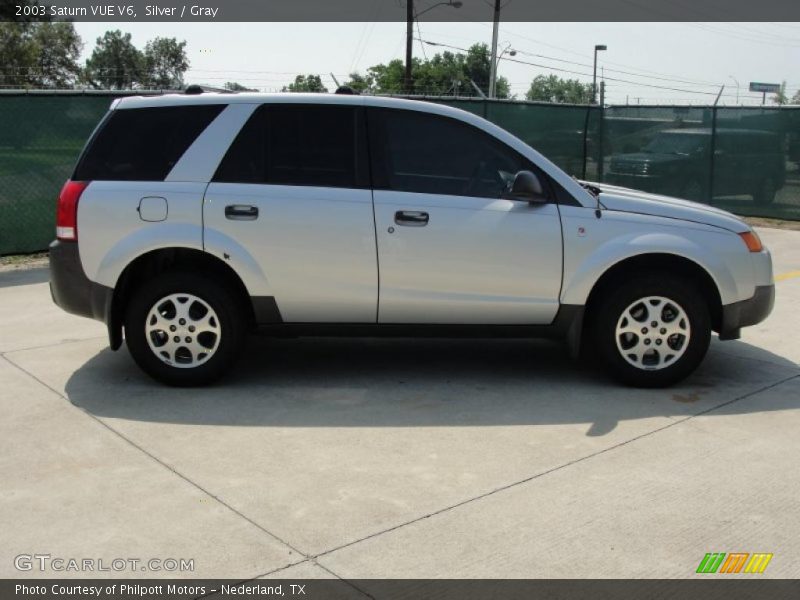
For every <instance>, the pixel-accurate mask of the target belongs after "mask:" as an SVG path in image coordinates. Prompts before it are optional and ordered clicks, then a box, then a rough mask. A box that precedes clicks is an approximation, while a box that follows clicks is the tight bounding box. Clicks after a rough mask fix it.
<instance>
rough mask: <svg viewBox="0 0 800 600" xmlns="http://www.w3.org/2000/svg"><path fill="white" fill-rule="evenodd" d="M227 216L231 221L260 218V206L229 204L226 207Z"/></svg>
mask: <svg viewBox="0 0 800 600" xmlns="http://www.w3.org/2000/svg"><path fill="white" fill-rule="evenodd" d="M225 218H226V219H230V220H231V221H254V220H255V219H257V218H258V207H257V206H250V205H247V204H229V205H228V206H226V207H225Z"/></svg>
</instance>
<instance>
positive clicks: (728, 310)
mask: <svg viewBox="0 0 800 600" xmlns="http://www.w3.org/2000/svg"><path fill="white" fill-rule="evenodd" d="M774 305H775V286H774V285H760V286H758V287H756V291H755V293H754V294H753V296H752V298H748V299H747V300H742V301H740V302H734V303H733V304H728V305H726V306H723V307H722V324H721V326H720V331H719V339H721V340H736V339H739V336H740V329H741V328H742V327H747V326H749V325H755V324H756V323H761V321H763V320H764V319H766V318H767V317H768V316H769V313H771V312H772V307H773V306H774Z"/></svg>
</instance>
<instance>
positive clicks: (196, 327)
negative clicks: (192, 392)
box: [125, 272, 246, 386]
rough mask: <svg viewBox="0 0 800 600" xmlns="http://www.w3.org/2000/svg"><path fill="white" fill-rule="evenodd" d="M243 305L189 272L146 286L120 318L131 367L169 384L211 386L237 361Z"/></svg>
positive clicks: (165, 276) (224, 289)
mask: <svg viewBox="0 0 800 600" xmlns="http://www.w3.org/2000/svg"><path fill="white" fill-rule="evenodd" d="M243 313H244V310H243V307H242V302H241V301H240V299H238V298H237V297H236V296H235V294H233V293H232V292H231V290H229V289H228V288H227V287H225V286H224V285H220V284H219V283H216V282H214V281H210V280H208V279H206V278H204V277H200V276H197V275H194V274H189V273H180V272H179V273H175V272H173V273H164V274H162V275H160V276H158V277H157V278H155V279H153V280H151V281H148V282H147V283H145V284H144V285H143V286H142V287H141V288H139V290H137V292H136V293H135V294H134V296H133V298H132V299H131V302H130V304H129V305H128V309H127V311H126V315H125V339H126V342H127V344H128V349H129V350H130V353H131V355H132V356H133V358H134V360H135V361H136V363H137V364H138V365H139V366H140V367H141V368H142V369H143V370H144V371H145V372H146V373H147V374H149V375H150V376H151V377H153V378H155V379H157V380H159V381H162V382H164V383H167V384H169V385H178V386H193V385H203V384H207V383H211V382H212V381H214V380H216V379H218V378H219V377H221V376H222V375H224V374H225V373H226V372H227V371H228V370H229V369H230V367H231V366H232V364H233V362H234V361H235V360H236V358H237V357H238V355H239V353H240V351H241V347H242V345H243V343H244V337H245V331H246V329H245V320H244V318H243Z"/></svg>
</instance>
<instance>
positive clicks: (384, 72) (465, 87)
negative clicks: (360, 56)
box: [351, 44, 510, 98]
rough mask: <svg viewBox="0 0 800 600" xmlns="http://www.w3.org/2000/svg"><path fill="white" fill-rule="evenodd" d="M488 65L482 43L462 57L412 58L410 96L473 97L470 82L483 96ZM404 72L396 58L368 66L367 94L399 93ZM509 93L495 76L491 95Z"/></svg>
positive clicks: (443, 54)
mask: <svg viewBox="0 0 800 600" xmlns="http://www.w3.org/2000/svg"><path fill="white" fill-rule="evenodd" d="M490 65H491V58H490V52H489V47H488V46H487V45H486V44H473V45H472V46H471V47H470V48H469V49H468V50H467V53H466V54H464V53H461V52H456V53H454V52H449V51H445V52H441V53H437V54H435V55H433V56H432V57H431V58H429V59H427V60H420V59H419V58H415V59H413V61H412V63H411V77H412V80H413V93H415V94H425V95H432V96H436V95H459V96H476V95H478V92H477V91H475V89H474V88H473V87H472V84H471V82H470V80H471V81H474V82H475V84H476V85H477V86H478V87H479V88H480V89H481V91H482V92H483V93H484V94H488V92H489V71H490ZM404 69H405V64H404V63H403V61H401V60H399V59H395V60H392V61H390V62H389V63H387V64H378V65H374V66H372V67H370V68H369V69H367V76H366V78H365V79H366V80H367V81H369V82H370V91H372V92H374V93H376V94H403V93H404V92H405V86H404V72H405V70H404ZM351 77H352V76H351ZM509 91H510V90H509V85H508V80H506V79H505V78H504V77H498V78H497V86H496V90H495V92H496V93H495V95H496V96H497V97H498V98H508V97H509V95H510V94H509Z"/></svg>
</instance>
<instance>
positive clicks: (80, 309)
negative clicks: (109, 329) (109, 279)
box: [50, 240, 114, 323]
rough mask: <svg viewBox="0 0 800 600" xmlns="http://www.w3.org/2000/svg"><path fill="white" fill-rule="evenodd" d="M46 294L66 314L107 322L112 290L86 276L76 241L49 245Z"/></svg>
mask: <svg viewBox="0 0 800 600" xmlns="http://www.w3.org/2000/svg"><path fill="white" fill-rule="evenodd" d="M50 295H51V296H52V297H53V302H55V303H56V304H57V305H58V306H59V307H61V308H62V309H64V310H65V311H67V312H68V313H71V314H73V315H78V316H81V317H89V318H90V319H96V320H98V321H103V322H104V323H108V318H109V315H110V314H111V300H112V299H113V296H114V290H112V289H111V288H107V287H105V286H103V285H100V284H98V283H95V282H93V281H91V280H90V279H89V278H88V277H86V274H85V273H84V272H83V267H82V266H81V258H80V255H79V253H78V244H77V242H62V241H60V240H56V241H54V242H53V243H52V244H50Z"/></svg>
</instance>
